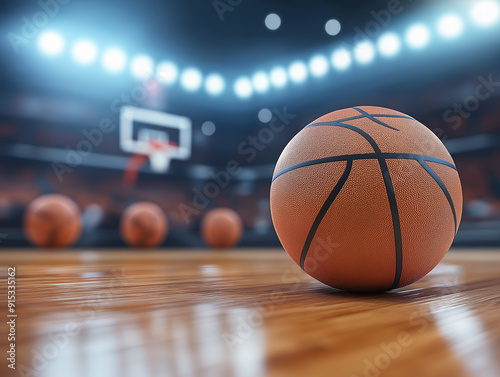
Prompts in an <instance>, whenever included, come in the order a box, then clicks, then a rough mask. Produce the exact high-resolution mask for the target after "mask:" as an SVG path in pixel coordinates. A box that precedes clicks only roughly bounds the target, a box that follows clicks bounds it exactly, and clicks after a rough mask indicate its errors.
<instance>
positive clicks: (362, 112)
mask: <svg viewBox="0 0 500 377" xmlns="http://www.w3.org/2000/svg"><path fill="white" fill-rule="evenodd" d="M352 109H353V110H356V111H358V112H359V113H361V114H362V115H364V116H365V117H367V118H368V119H370V120H371V121H373V122H375V123H378V124H380V125H381V126H384V127H387V128H390V129H391V130H394V131H399V130H398V129H397V128H394V127H392V126H389V125H388V124H385V123H384V122H382V121H380V120H378V119H376V118H375V117H374V116H373V115H372V114H370V113H367V112H366V111H364V110H361V109H359V108H357V107H352Z"/></svg>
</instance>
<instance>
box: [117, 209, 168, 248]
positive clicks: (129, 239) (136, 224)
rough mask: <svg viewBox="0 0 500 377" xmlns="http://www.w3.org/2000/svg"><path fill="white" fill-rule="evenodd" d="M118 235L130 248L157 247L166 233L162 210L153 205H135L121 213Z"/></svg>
mask: <svg viewBox="0 0 500 377" xmlns="http://www.w3.org/2000/svg"><path fill="white" fill-rule="evenodd" d="M120 233H121V236H122V239H123V240H124V241H125V243H127V244H128V245H130V246H133V247H155V246H158V245H160V244H161V243H162V242H163V240H164V239H165V237H166V236H167V233H168V221H167V217H166V216H165V213H164V212H163V210H162V209H161V208H160V207H158V206H157V205H156V204H154V203H149V202H138V203H135V204H133V205H131V206H130V207H128V208H127V209H126V210H125V212H124V213H123V215H122V218H121V222H120Z"/></svg>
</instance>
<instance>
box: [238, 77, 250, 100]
mask: <svg viewBox="0 0 500 377" xmlns="http://www.w3.org/2000/svg"><path fill="white" fill-rule="evenodd" d="M234 92H235V93H236V95H237V96H238V97H240V98H248V97H250V96H251V95H252V83H251V82H250V80H249V79H247V78H246V77H240V78H239V79H238V80H236V82H235V83H234Z"/></svg>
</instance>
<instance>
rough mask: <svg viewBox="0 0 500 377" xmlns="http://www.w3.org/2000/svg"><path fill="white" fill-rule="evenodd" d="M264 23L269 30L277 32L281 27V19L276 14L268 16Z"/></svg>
mask: <svg viewBox="0 0 500 377" xmlns="http://www.w3.org/2000/svg"><path fill="white" fill-rule="evenodd" d="M264 23H265V24H266V27H267V28H268V29H269V30H277V29H279V27H280V26H281V17H280V16H278V15H277V14H276V13H271V14H268V15H267V16H266V19H265V20H264Z"/></svg>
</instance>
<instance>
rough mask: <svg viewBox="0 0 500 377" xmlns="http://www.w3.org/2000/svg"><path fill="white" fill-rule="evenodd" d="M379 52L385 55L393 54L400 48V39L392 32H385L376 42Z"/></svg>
mask: <svg viewBox="0 0 500 377" xmlns="http://www.w3.org/2000/svg"><path fill="white" fill-rule="evenodd" d="M377 46H378V50H379V51H380V54H381V55H382V56H385V57H388V58H390V57H393V56H395V55H396V54H397V53H398V52H399V50H400V49H401V41H400V40H399V37H398V36H397V35H396V34H394V33H386V34H384V35H382V36H381V37H380V39H379V40H378V43H377Z"/></svg>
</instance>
